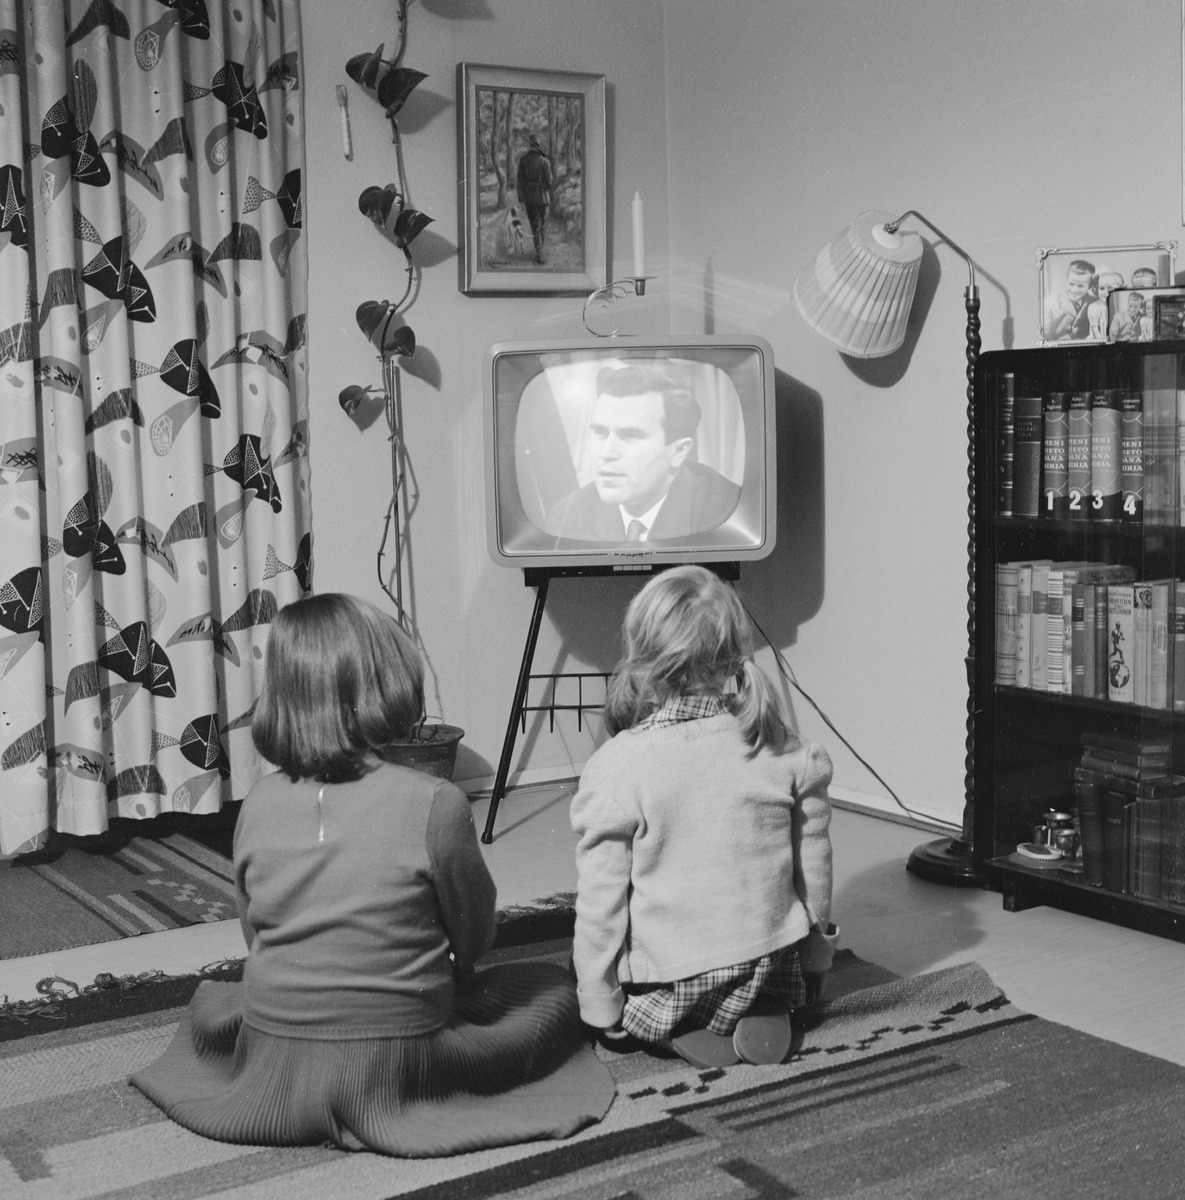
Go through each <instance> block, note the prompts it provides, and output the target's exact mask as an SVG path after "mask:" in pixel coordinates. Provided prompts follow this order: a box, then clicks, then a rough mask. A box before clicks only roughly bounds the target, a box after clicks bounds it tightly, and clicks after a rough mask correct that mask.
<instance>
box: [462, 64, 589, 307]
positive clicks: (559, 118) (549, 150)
mask: <svg viewBox="0 0 1185 1200" xmlns="http://www.w3.org/2000/svg"><path fill="white" fill-rule="evenodd" d="M457 121H458V128H457V152H458V155H459V158H460V162H459V169H458V184H459V187H458V193H459V195H458V206H459V226H460V236H459V239H458V240H459V245H460V255H459V259H460V273H461V279H460V286H461V291H463V292H464V293H465V294H466V295H470V296H474V295H504V296H505V295H533V296H540V295H565V294H579V293H589V292H592V291H595V290H596V289H597V288H599V287H603V286H604V284H605V281H606V277H607V263H608V254H607V250H608V243H607V235H606V227H605V222H606V217H605V192H606V185H605V179H606V164H605V77H604V75H588V74H582V73H578V72H571V71H533V70H526V69H521V68H517V67H495V66H489V65H487V64H483V63H464V62H463V63H458V64H457Z"/></svg>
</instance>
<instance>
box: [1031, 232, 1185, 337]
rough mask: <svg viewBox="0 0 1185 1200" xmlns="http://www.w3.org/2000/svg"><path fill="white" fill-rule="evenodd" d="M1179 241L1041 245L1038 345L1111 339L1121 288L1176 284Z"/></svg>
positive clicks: (1038, 280) (1038, 276)
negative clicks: (1114, 297)
mask: <svg viewBox="0 0 1185 1200" xmlns="http://www.w3.org/2000/svg"><path fill="white" fill-rule="evenodd" d="M1176 251H1177V243H1176V242H1172V241H1166V242H1147V243H1142V244H1138V245H1130V246H1071V247H1069V248H1067V249H1060V248H1055V247H1048V246H1047V247H1041V248H1039V249H1038V250H1037V288H1038V300H1039V305H1040V308H1039V311H1040V313H1041V320H1040V325H1039V327H1038V331H1037V345H1038V346H1047V345H1058V344H1064V343H1066V342H1105V341H1108V340H1109V336H1110V333H1109V330H1110V320H1111V318H1110V314H1109V312H1108V303H1107V301H1108V297H1109V296H1110V294H1111V293H1112V292H1113V291H1115V289H1116V288H1135V289H1144V288H1150V287H1170V286H1171V285H1172V283H1173V260H1174V257H1175V256H1176Z"/></svg>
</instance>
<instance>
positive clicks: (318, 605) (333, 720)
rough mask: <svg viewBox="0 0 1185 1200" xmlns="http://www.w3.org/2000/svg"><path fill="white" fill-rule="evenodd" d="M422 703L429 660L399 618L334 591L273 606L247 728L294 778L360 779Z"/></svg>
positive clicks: (403, 731)
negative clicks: (276, 609)
mask: <svg viewBox="0 0 1185 1200" xmlns="http://www.w3.org/2000/svg"><path fill="white" fill-rule="evenodd" d="M423 711H424V668H423V664H422V662H421V660H420V656H419V653H418V652H417V650H416V648H415V645H414V644H413V643H412V640H411V638H410V637H409V636H408V635H407V634H406V633H405V632H404V630H403V629H402V628H401V627H400V625H399V623H398V622H397V621H396V620H395V618H394V617H392V616H390V615H389V614H387V613H384V612H382V611H381V610H379V609H378V608H376V607H375V606H374V605H373V604H369V603H367V601H365V600H359V599H358V598H357V597H355V596H346V595H342V594H341V593H337V592H326V593H325V594H324V595H320V596H312V597H310V598H308V599H306V600H297V601H296V602H295V603H293V604H289V605H287V606H286V607H285V608H283V609H281V610H280V612H279V613H278V614H277V616H276V619H275V621H273V622H272V627H271V631H270V633H269V634H268V640H267V663H266V666H265V668H264V676H263V690H262V692H261V694H260V697H259V702H258V703H257V704H256V706H255V715H254V718H253V720H252V724H251V736H252V738H253V740H254V742H255V747H256V749H257V750H258V751H259V753H260V754H262V755H263V757H264V758H266V759H267V760H268V762H270V763H274V764H275V765H276V766H277V767H279V768H280V770H282V771H283V772H284V773H285V774H286V775H287V776H288V777H289V778H290V779H292V780H294V781H295V780H297V779H310V778H311V779H316V780H319V781H320V782H322V783H341V782H344V781H346V780H351V779H361V778H362V776H363V775H365V774H367V772H368V771H371V770H373V769H374V767H375V766H376V765H377V763H376V760H388V757H389V755H390V746H391V743H392V742H394V741H396V740H398V739H400V738H405V737H406V736H407V734H408V733H409V732H410V730H411V729H412V727H413V726H414V725H415V724H416V723H417V722H418V721H419V720H420V718H421V715H422V713H423Z"/></svg>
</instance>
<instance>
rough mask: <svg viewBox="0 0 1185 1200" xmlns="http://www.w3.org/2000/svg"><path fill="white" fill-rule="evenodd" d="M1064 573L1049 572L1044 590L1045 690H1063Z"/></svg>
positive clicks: (1058, 571)
mask: <svg viewBox="0 0 1185 1200" xmlns="http://www.w3.org/2000/svg"><path fill="white" fill-rule="evenodd" d="M1064 581H1065V575H1064V573H1063V572H1062V571H1060V570H1054V571H1050V572H1049V584H1048V587H1047V589H1046V592H1045V690H1046V691H1048V692H1060V691H1062V690H1063V680H1064V675H1063V668H1064V666H1065V659H1066V656H1065V629H1066V622H1065V618H1064V617H1063V615H1062V596H1063V589H1064V586H1065V583H1064Z"/></svg>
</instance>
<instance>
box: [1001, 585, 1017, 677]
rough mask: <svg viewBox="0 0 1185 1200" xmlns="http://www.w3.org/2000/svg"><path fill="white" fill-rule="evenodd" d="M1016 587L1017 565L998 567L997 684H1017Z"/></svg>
mask: <svg viewBox="0 0 1185 1200" xmlns="http://www.w3.org/2000/svg"><path fill="white" fill-rule="evenodd" d="M1016 585H1017V569H1016V564H1015V563H1000V564H999V565H998V566H997V567H996V683H998V684H1005V685H1015V684H1016Z"/></svg>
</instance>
